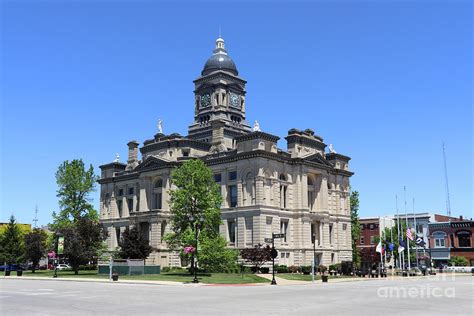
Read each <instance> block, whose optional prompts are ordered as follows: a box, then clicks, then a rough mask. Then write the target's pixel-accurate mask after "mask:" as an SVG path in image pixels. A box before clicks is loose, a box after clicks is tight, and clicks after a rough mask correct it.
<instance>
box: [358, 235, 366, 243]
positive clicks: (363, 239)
mask: <svg viewBox="0 0 474 316" xmlns="http://www.w3.org/2000/svg"><path fill="white" fill-rule="evenodd" d="M359 243H360V244H361V245H365V238H364V237H363V236H361V237H360V242H359Z"/></svg>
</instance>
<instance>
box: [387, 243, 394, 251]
mask: <svg viewBox="0 0 474 316" xmlns="http://www.w3.org/2000/svg"><path fill="white" fill-rule="evenodd" d="M394 247H395V245H394V244H393V242H391V243H390V244H389V245H388V249H390V251H391V252H393V248H394Z"/></svg>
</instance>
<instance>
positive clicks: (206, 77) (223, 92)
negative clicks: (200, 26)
mask: <svg viewBox="0 0 474 316" xmlns="http://www.w3.org/2000/svg"><path fill="white" fill-rule="evenodd" d="M246 83H247V82H246V81H245V80H244V79H242V78H240V77H239V72H238V71H237V67H236V66H235V63H234V61H233V60H232V59H231V58H230V57H229V55H228V53H227V51H226V49H225V45H224V40H223V39H222V38H220V37H219V38H218V39H217V40H216V48H215V49H214V50H213V54H212V56H211V57H210V58H209V59H208V60H207V62H206V64H205V65H204V69H203V70H202V72H201V76H200V77H199V78H197V79H196V80H194V85H195V89H194V107H195V110H194V122H193V123H192V124H191V125H190V126H189V135H188V137H190V138H192V139H196V140H201V141H205V142H209V143H212V145H213V149H212V150H213V151H225V150H228V149H232V148H234V144H233V138H234V137H237V136H240V135H243V134H247V133H249V132H250V131H251V129H250V126H249V124H248V123H247V122H246V121H245V84H246Z"/></svg>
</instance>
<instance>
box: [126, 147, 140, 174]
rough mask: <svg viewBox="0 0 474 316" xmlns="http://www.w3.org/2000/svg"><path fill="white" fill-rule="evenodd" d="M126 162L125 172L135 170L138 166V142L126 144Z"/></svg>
mask: <svg viewBox="0 0 474 316" xmlns="http://www.w3.org/2000/svg"><path fill="white" fill-rule="evenodd" d="M127 145H128V160H127V167H126V168H125V170H126V171H129V170H133V169H135V167H136V166H138V142H137V141H136V140H132V141H130V142H129V143H128V144H127Z"/></svg>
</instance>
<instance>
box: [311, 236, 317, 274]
mask: <svg viewBox="0 0 474 316" xmlns="http://www.w3.org/2000/svg"><path fill="white" fill-rule="evenodd" d="M312 242H313V271H312V272H313V278H312V281H313V282H314V274H315V272H316V233H313V236H312Z"/></svg>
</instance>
